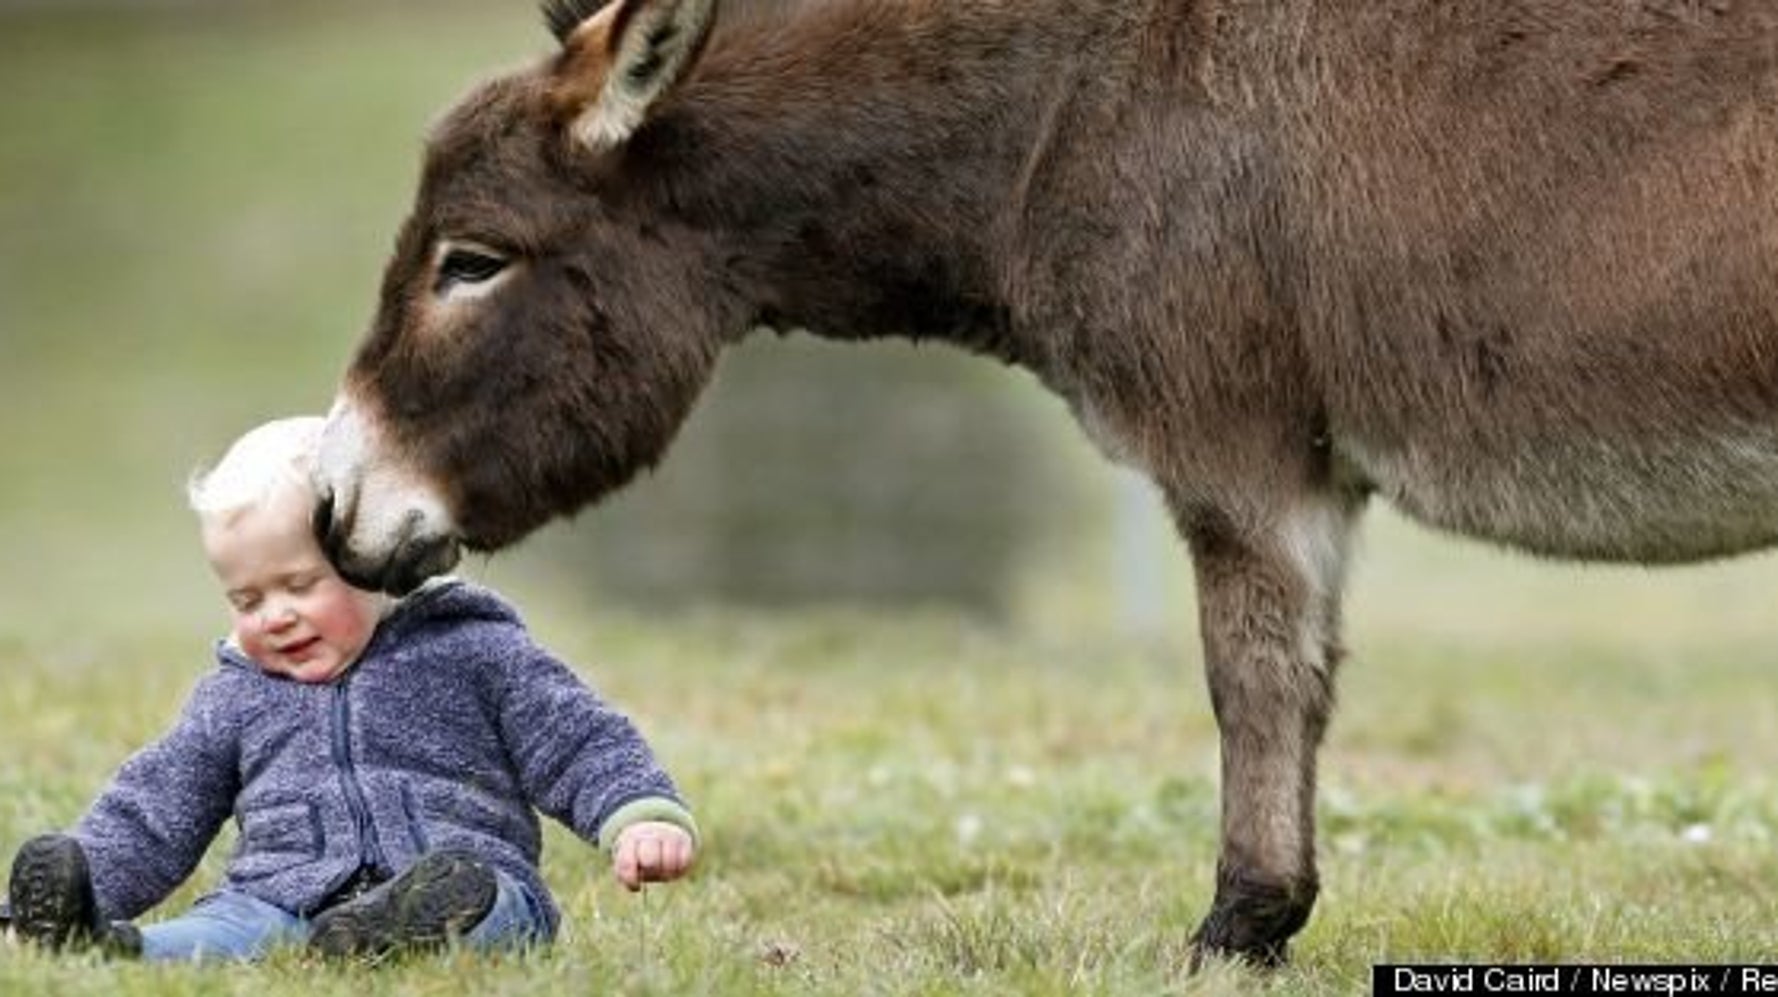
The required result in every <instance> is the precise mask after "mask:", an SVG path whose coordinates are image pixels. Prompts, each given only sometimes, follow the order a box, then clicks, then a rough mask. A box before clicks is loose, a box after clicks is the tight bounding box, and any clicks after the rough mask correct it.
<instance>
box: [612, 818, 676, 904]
mask: <svg viewBox="0 0 1778 997" xmlns="http://www.w3.org/2000/svg"><path fill="white" fill-rule="evenodd" d="M696 853H697V846H696V845H694V844H692V840H691V834H690V833H688V832H687V831H686V830H685V828H683V827H680V826H679V825H677V824H668V823H666V822H665V821H658V820H645V821H639V822H637V823H635V824H631V825H630V826H629V827H626V828H624V829H623V830H622V831H621V832H619V833H618V836H617V844H616V845H615V846H613V847H612V849H611V871H612V872H615V873H617V880H618V882H620V883H622V884H624V886H626V887H628V888H629V889H631V890H640V889H641V888H642V884H643V883H665V882H667V881H668V880H672V879H678V878H679V877H680V876H683V875H685V871H686V870H687V869H690V868H691V863H692V858H693V857H694V856H695V855H696Z"/></svg>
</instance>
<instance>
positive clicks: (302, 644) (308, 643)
mask: <svg viewBox="0 0 1778 997" xmlns="http://www.w3.org/2000/svg"><path fill="white" fill-rule="evenodd" d="M319 643H321V638H319V637H309V638H306V639H304V640H299V641H297V642H295V643H294V644H286V645H284V646H283V647H280V648H278V653H279V654H282V655H283V656H285V657H286V658H300V657H302V656H303V655H305V654H308V653H309V652H310V651H312V650H314V649H315V646H316V645H317V644H319Z"/></svg>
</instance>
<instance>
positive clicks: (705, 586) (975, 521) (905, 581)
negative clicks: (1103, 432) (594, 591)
mask: <svg viewBox="0 0 1778 997" xmlns="http://www.w3.org/2000/svg"><path fill="white" fill-rule="evenodd" d="M1037 390H1038V389H1037V388H1036V387H1035V385H1034V384H1032V383H1028V382H1025V381H1024V380H1023V376H1022V375H1016V374H1013V373H1012V372H1010V371H1007V370H1005V369H1004V368H1001V367H999V366H997V365H995V364H993V363H990V362H986V361H983V360H980V359H978V358H974V357H969V356H966V355H964V354H962V353H959V352H954V351H950V350H946V349H942V348H931V347H915V346H913V345H910V344H906V343H899V342H884V343H871V344H851V343H848V344H835V343H828V342H823V341H818V340H815V339H813V338H811V337H807V336H795V337H792V338H789V339H783V340H779V339H776V338H772V337H769V336H766V335H757V336H755V337H754V338H753V339H751V340H749V341H747V343H745V344H744V345H743V346H741V347H740V348H738V349H736V350H733V351H732V352H731V353H730V355H729V356H728V357H726V358H725V359H724V361H723V364H722V366H721V368H720V370H719V374H718V377H717V380H716V383H715V384H714V385H713V386H712V388H711V390H710V391H709V393H708V394H707V395H706V396H705V398H704V400H703V402H702V403H701V404H700V406H699V408H698V410H697V411H696V413H694V415H693V418H692V419H691V421H690V423H689V424H688V425H687V427H686V429H685V432H684V433H683V434H682V435H681V437H680V439H679V441H678V442H677V444H676V445H675V446H674V449H673V452H672V454H671V455H670V456H669V458H668V460H667V461H666V462H665V464H664V465H663V467H662V469H661V470H660V472H659V473H658V474H657V475H655V476H653V477H652V478H648V479H645V480H643V481H641V482H639V483H637V484H635V485H633V486H632V487H631V488H630V489H628V490H627V491H626V492H624V493H622V494H620V495H619V496H618V497H617V498H616V499H614V500H613V501H611V502H610V503H608V504H607V505H606V506H604V507H602V508H600V509H599V510H598V512H597V514H596V515H595V516H594V521H593V522H592V523H591V525H590V528H589V529H587V530H585V531H584V532H583V533H582V534H581V535H582V536H584V538H585V542H584V546H585V547H586V548H588V553H589V554H590V557H591V560H592V563H593V564H594V565H595V566H596V570H597V573H598V576H599V578H600V580H601V581H602V582H604V583H605V584H606V586H607V587H608V588H609V590H610V591H611V592H614V593H619V594H621V595H622V596H623V597H625V598H629V599H635V600H640V601H643V602H646V603H649V604H653V605H661V604H684V603H688V602H696V601H705V600H716V601H722V602H731V603H742V604H752V605H785V604H797V603H805V602H812V601H843V602H868V603H872V604H882V603H897V604H909V603H921V602H944V603H950V604H953V605H956V606H960V607H964V608H968V609H971V610H975V611H979V612H985V613H989V614H1000V613H1002V612H1003V611H1004V610H1005V609H1006V608H1007V601H1008V599H1009V598H1010V596H1011V593H1012V583H1013V581H1014V579H1015V576H1016V574H1017V572H1018V571H1020V570H1021V569H1022V568H1024V567H1025V566H1026V563H1025V561H1024V560H1023V559H1022V555H1023V554H1024V553H1026V552H1028V551H1030V550H1032V549H1034V546H1035V545H1037V544H1038V543H1039V542H1040V537H1041V534H1043V533H1045V532H1047V531H1052V530H1060V531H1068V530H1069V529H1070V528H1071V527H1077V526H1078V521H1079V519H1080V518H1081V517H1082V515H1083V499H1084V492H1083V490H1082V489H1081V488H1080V483H1079V478H1078V476H1077V475H1074V474H1071V468H1070V467H1069V466H1068V465H1067V464H1066V462H1065V461H1064V459H1063V456H1062V454H1061V453H1060V452H1059V451H1058V450H1057V448H1056V447H1055V442H1056V441H1055V439H1054V437H1053V435H1052V434H1053V433H1054V432H1055V431H1056V430H1057V427H1056V425H1055V423H1054V421H1053V419H1051V418H1045V417H1044V416H1045V414H1046V413H1044V412H1041V411H1038V410H1037V408H1038V404H1039V403H1042V402H1046V401H1047V399H1042V398H1038V399H1036V401H1035V402H1034V401H1033V399H1032V398H1031V397H1030V396H1029V394H1028V393H1031V392H1036V391H1037ZM575 546H580V545H575ZM567 553H568V554H569V555H570V556H579V554H580V551H579V550H576V549H573V548H572V547H571V548H570V550H569V551H568V552H567Z"/></svg>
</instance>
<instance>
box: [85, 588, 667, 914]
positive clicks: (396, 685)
mask: <svg viewBox="0 0 1778 997" xmlns="http://www.w3.org/2000/svg"><path fill="white" fill-rule="evenodd" d="M216 657H217V661H218V664H219V667H218V668H217V670H216V671H214V672H212V673H210V674H209V675H207V676H205V677H204V678H203V679H202V680H201V681H200V682H199V683H198V685H197V688H196V689H194V690H193V692H192V694H191V697H190V699H189V700H188V701H187V702H186V704H185V709H184V712H183V713H182V714H181V715H180V717H179V720H178V722H177V724H175V726H174V727H173V729H172V730H171V731H170V732H169V733H167V734H166V735H165V736H163V737H162V738H161V739H160V740H158V741H156V742H154V743H153V744H150V745H149V746H147V747H146V748H143V749H142V750H141V751H138V752H137V753H136V754H135V755H133V756H131V758H130V759H129V760H128V761H127V762H125V763H124V765H123V767H122V768H121V769H120V770H119V771H118V773H117V775H116V777H115V778H114V779H113V780H112V782H111V784H110V785H109V786H108V787H106V789H105V791H104V792H103V793H102V794H101V795H100V796H99V798H98V800H97V801H95V802H94V803H93V805H92V808H91V809H90V810H88V812H87V813H86V815H85V816H84V817H82V818H81V820H80V823H79V824H78V826H77V827H76V828H75V830H74V832H73V833H74V834H75V836H76V837H77V838H78V839H79V841H80V843H81V844H82V846H84V847H85V849H86V853H87V858H88V860H89V862H90V863H91V866H92V874H93V887H94V891H95V893H96V896H97V899H98V903H99V908H100V911H101V913H102V914H103V915H104V916H105V917H107V918H117V919H127V918H134V917H136V916H138V915H140V914H141V913H142V912H144V911H146V910H148V909H149V908H150V907H153V906H154V905H155V904H157V903H159V902H160V901H161V900H163V899H165V898H166V896H167V895H168V894H169V893H171V892H172V891H173V890H174V889H175V888H177V887H178V886H179V884H180V883H182V882H183V881H184V880H185V879H186V877H187V876H189V875H190V874H191V872H192V870H193V869H194V868H195V867H196V866H197V863H198V861H199V860H200V859H201V858H202V857H203V854H204V852H205V850H206V849H207V848H208V847H209V845H210V843H211V841H212V840H213V839H214V838H215V836H216V834H217V832H218V831H219V830H220V829H221V827H222V824H223V822H224V821H225V820H227V819H228V818H229V817H230V816H233V818H234V820H235V823H236V825H237V827H238V829H239V831H240V834H239V838H238V840H237V842H236V846H235V850H234V854H233V855H232V856H230V858H229V860H228V866H227V869H226V878H225V881H224V882H223V884H222V887H223V888H224V889H232V890H238V891H241V892H243V893H247V894H250V895H252V896H255V897H258V898H259V899H261V900H264V901H267V902H268V903H271V904H274V905H276V906H278V907H281V908H283V909H285V910H287V911H290V912H292V913H295V914H299V915H307V914H310V913H312V912H314V910H315V909H316V908H317V906H318V905H319V904H320V903H321V901H322V900H323V898H325V897H327V896H328V895H329V894H330V893H332V892H333V890H334V889H336V888H337V887H338V886H340V884H341V883H343V882H344V881H345V880H346V879H347V878H349V877H350V876H351V875H352V874H353V872H354V871H356V870H357V869H358V868H359V867H360V866H372V867H376V868H378V869H381V870H384V871H386V872H391V873H399V872H400V871H402V870H403V869H406V868H407V867H408V866H409V865H411V864H413V862H414V861H415V860H417V859H418V858H419V857H420V856H421V855H423V854H425V853H427V852H430V851H435V850H440V849H453V850H464V851H468V852H471V853H473V854H475V855H476V856H478V857H480V858H481V859H482V860H483V861H485V862H487V863H489V864H490V865H493V866H494V867H496V868H498V869H501V870H502V871H504V872H506V873H508V874H509V875H511V876H513V877H514V878H516V879H518V880H519V881H520V882H522V883H524V884H526V885H527V886H529V887H530V888H531V890H532V891H533V893H534V895H535V896H537V897H538V898H539V899H540V900H541V901H542V903H543V906H544V908H545V911H544V914H545V917H546V919H547V921H548V923H549V925H550V928H551V930H552V932H553V930H554V928H555V926H556V923H557V921H558V918H559V915H558V913H557V910H556V906H555V903H554V901H553V900H552V899H551V897H550V895H549V891H548V890H547V889H546V888H545V887H544V884H543V880H542V878H541V876H540V875H539V872H538V860H539V856H540V853H541V851H542V839H541V835H540V828H539V825H538V820H537V813H536V812H537V811H542V812H543V813H545V814H548V815H549V816H550V817H553V818H555V819H556V820H559V821H561V822H562V823H563V824H565V825H567V826H568V827H569V828H570V829H572V830H573V831H574V832H575V833H576V834H578V835H579V836H580V837H582V838H584V839H585V840H587V841H589V842H593V843H596V844H598V845H600V846H602V847H607V848H608V847H610V845H611V844H612V842H613V841H614V840H615V839H616V836H617V832H618V831H619V830H621V829H622V828H623V827H624V826H627V825H628V824H631V823H634V822H636V821H638V820H666V821H670V822H672V823H676V824H679V825H681V826H683V827H685V828H686V829H687V830H688V831H690V832H691V833H692V834H693V835H694V836H695V835H696V834H697V829H696V824H695V823H694V822H693V820H692V817H691V814H690V812H689V811H687V810H686V808H685V806H684V804H683V803H682V802H681V801H680V799H679V796H678V793H677V791H676V790H675V788H674V786H673V782H672V780H671V779H670V778H669V777H668V776H667V774H666V773H665V772H664V771H662V769H661V767H660V765H659V764H657V763H656V761H655V758H654V754H653V753H652V752H651V751H650V750H649V748H648V745H647V744H646V743H645V742H644V741H643V740H642V738H641V736H640V735H639V734H638V733H637V731H636V729H635V727H633V726H632V725H631V723H630V721H629V720H628V719H627V718H625V717H624V716H623V715H622V714H621V713H618V712H617V711H616V710H614V709H612V708H611V707H610V706H608V705H606V704H605V703H604V702H603V701H602V700H601V699H600V698H599V697H598V695H597V694H596V693H594V692H593V691H592V690H591V689H589V688H588V687H587V686H586V685H585V684H584V683H582V682H581V680H580V679H579V678H577V677H576V676H575V675H574V673H573V672H571V671H569V670H568V669H567V668H566V667H565V666H564V665H563V664H562V663H561V662H559V661H557V660H556V659H555V658H554V657H552V656H551V655H550V654H549V653H548V652H546V651H544V650H543V649H541V648H540V647H538V646H537V645H536V644H535V643H534V642H533V641H532V640H531V638H530V635H529V634H528V633H527V632H526V630H525V628H524V625H523V623H522V622H521V621H520V620H519V617H518V614H517V613H516V612H515V611H514V610H513V609H512V607H511V606H509V605H507V604H506V603H505V602H504V601H502V600H501V599H500V598H499V597H498V596H496V595H494V594H493V593H491V592H489V591H487V590H486V589H482V588H478V587H476V586H474V585H470V584H467V583H465V582H460V581H454V580H453V581H446V582H442V583H438V584H434V585H431V586H428V587H426V588H423V589H421V590H420V591H418V592H416V593H415V594H413V595H411V596H409V597H408V598H406V599H404V600H402V601H401V602H400V603H398V604H397V605H396V607H395V609H394V610H393V611H392V612H391V613H390V615H389V616H388V617H386V618H385V619H384V620H383V621H382V622H381V623H380V624H379V625H378V627H377V629H376V632H375V634H373V636H372V637H371V640H370V643H369V644H368V645H367V646H366V647H365V649H364V653H363V654H362V655H360V657H359V660H358V662H357V663H356V664H355V665H353V666H352V668H351V669H350V670H349V671H347V672H346V673H345V674H344V675H342V676H341V677H339V678H337V679H335V680H334V681H332V682H330V683H325V684H304V683H299V682H294V681H291V680H289V679H286V678H282V677H278V676H273V675H268V674H266V673H264V672H261V671H260V670H259V668H258V667H257V666H256V665H254V663H253V662H252V661H250V660H249V659H247V658H246V657H245V656H243V655H242V654H241V653H240V651H238V650H236V649H234V648H232V647H230V646H228V645H226V644H219V645H218V647H217V653H216Z"/></svg>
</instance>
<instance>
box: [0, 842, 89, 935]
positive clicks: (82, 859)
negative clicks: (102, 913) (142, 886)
mask: <svg viewBox="0 0 1778 997" xmlns="http://www.w3.org/2000/svg"><path fill="white" fill-rule="evenodd" d="M7 894H8V897H9V899H10V900H11V901H12V924H13V929H14V930H16V931H17V932H18V934H19V937H21V938H24V939H26V940H28V941H31V942H35V943H36V944H38V945H42V946H44V947H45V948H52V949H59V948H62V947H64V946H67V945H71V944H79V943H84V942H87V941H88V940H90V939H91V938H92V937H93V935H94V934H95V932H96V930H97V928H98V919H99V914H98V907H97V905H96V904H95V903H94V901H93V881H92V876H91V874H90V873H89V872H88V870H87V864H86V852H85V851H83V850H82V849H81V847H80V842H78V841H75V840H74V839H73V838H70V837H68V836H67V835H65V834H42V835H38V836H37V837H35V838H32V839H31V840H30V841H27V842H25V843H24V845H22V846H21V847H20V848H19V851H18V854H17V855H16V856H14V857H13V860H12V878H11V879H10V880H9V881H8V883H7Z"/></svg>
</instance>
